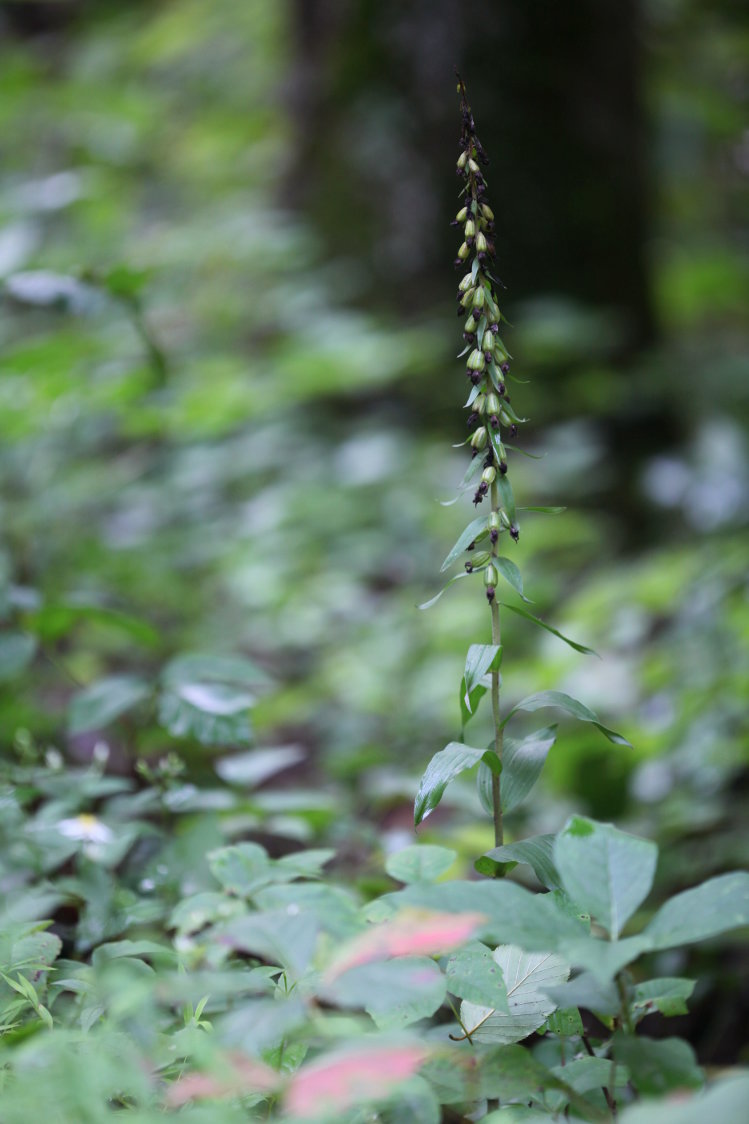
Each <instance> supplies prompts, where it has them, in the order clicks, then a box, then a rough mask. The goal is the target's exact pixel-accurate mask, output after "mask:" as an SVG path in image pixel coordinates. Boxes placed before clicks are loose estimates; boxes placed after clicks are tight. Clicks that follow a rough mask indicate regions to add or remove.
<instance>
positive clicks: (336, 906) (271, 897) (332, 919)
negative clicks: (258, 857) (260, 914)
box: [253, 863, 362, 947]
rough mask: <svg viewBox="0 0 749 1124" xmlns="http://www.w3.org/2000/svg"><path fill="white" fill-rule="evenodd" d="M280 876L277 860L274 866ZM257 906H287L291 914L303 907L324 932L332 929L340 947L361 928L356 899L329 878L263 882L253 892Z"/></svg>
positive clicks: (282, 907) (276, 874)
mask: <svg viewBox="0 0 749 1124" xmlns="http://www.w3.org/2000/svg"><path fill="white" fill-rule="evenodd" d="M273 874H274V877H276V878H277V877H278V863H276V864H275V865H274V868H273ZM253 901H254V902H255V904H256V905H257V907H258V909H262V910H267V909H271V910H284V909H285V910H287V911H288V912H289V915H290V916H295V915H296V914H297V913H299V912H300V911H302V912H303V913H306V914H310V915H311V916H312V917H314V918H315V920H316V921H317V924H318V926H319V928H320V930H321V932H324V933H329V934H330V936H331V937H333V940H334V942H335V947H337V946H338V945H339V944H340V942H342V941H348V940H350V939H352V938H353V937H354V936H356V934H357V933H359V932H360V931H361V926H362V921H361V917H360V914H359V909H358V907H357V903H356V900H355V899H354V898H353V896H352V895H351V894H348V893H347V892H346V890H344V889H343V887H342V886H331V885H329V884H328V883H326V882H291V883H284V884H283V885H279V884H278V883H277V882H276V883H274V884H273V885H269V886H264V887H263V888H262V890H258V891H256V893H254V894H253Z"/></svg>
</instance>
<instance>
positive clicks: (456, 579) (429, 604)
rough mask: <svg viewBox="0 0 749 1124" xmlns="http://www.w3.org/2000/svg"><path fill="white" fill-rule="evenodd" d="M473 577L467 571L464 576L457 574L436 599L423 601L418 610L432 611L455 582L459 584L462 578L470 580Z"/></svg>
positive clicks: (444, 586) (436, 595) (435, 596)
mask: <svg viewBox="0 0 749 1124" xmlns="http://www.w3.org/2000/svg"><path fill="white" fill-rule="evenodd" d="M471 576H472V575H471V574H469V573H468V572H467V571H465V570H464V571H463V573H462V574H456V575H455V577H454V578H450V581H449V582H446V583H445V585H443V587H442V589H441V590H440V591H439V593H436V594H435V595H434V597H430V598H429V600H428V601H422V603H421V605H419V606H418V608H419V609H431V607H432V605H436V604H437V602H438V601H439V599H440V597H441V596H442V594H443V593H444V592H445V591H446V590H447V589H449V588H450V586H451V585H454V584H455V582H459V581H461V579H462V578H470V577H471Z"/></svg>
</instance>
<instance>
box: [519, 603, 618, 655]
mask: <svg viewBox="0 0 749 1124" xmlns="http://www.w3.org/2000/svg"><path fill="white" fill-rule="evenodd" d="M500 605H503V606H504V608H505V609H509V610H510V612H511V613H517V615H518V616H519V617H524V618H525V619H526V620H527V621H532V622H533V624H537V625H538V627H539V628H543V629H545V631H546V632H550V633H551V635H552V636H556V637H557V638H558V639H559V640H563V641H564V643H565V644H569V646H570V648H574V649H575V651H576V652H582V654H583V655H584V656H597V655H598V652H596V651H595V650H594V649H593V648H588V647H586V646H585V644H578V642H577V640H571V639H570V638H569V636H565V635H564V633H562V632H560V631H559V629H558V628H552V626H551V625H550V624H547V623H546V621H542V620H541V618H540V617H536V616H534V615H533V613H529V612H528V610H527V609H521V607H520V606H519V605H510V604H509V602H507V601H500Z"/></svg>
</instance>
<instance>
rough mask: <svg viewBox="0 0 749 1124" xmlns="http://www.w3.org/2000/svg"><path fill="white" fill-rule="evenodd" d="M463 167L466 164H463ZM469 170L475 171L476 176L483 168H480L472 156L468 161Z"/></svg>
mask: <svg viewBox="0 0 749 1124" xmlns="http://www.w3.org/2000/svg"><path fill="white" fill-rule="evenodd" d="M463 167H465V165H463ZM468 170H469V172H473V174H474V176H477V175H478V174H479V173H480V171H481V168H479V166H478V164H477V163H476V161H475V160H474V159H473V157H471V158H470V159H469V161H468Z"/></svg>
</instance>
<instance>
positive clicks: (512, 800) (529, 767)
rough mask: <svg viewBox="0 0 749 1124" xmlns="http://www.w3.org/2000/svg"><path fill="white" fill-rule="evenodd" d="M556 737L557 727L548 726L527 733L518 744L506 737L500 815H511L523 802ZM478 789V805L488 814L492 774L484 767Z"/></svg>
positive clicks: (490, 802) (481, 768) (490, 806)
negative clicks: (479, 802) (479, 800)
mask: <svg viewBox="0 0 749 1124" xmlns="http://www.w3.org/2000/svg"><path fill="white" fill-rule="evenodd" d="M556 736H557V728H556V726H547V727H546V728H545V729H543V730H536V732H535V733H534V734H529V735H528V737H526V738H523V739H522V740H521V741H518V740H516V739H515V738H510V737H505V739H504V753H503V755H502V782H501V789H500V795H501V800H502V811H503V812H511V811H512V810H513V808H517V806H518V804H521V803H522V802H523V800H525V798H526V796H527V795H528V793H529V792H530V791H531V789H532V788H533V786H534V784H535V783H536V781H537V780H538V778H539V777H540V775H541V770H542V769H543V767H544V762H545V761H546V758H547V756H548V754H549V750H550V749H551V747H552V746H553V744H554V741H555V739H556ZM478 788H479V797H480V799H481V803H482V805H483V807H484V809H485V810H486V811H487V812H488V813H489V814H491V812H492V793H491V773H490V771H489V769H488V767H486V766H484V765H481V766H480V767H479V774H478Z"/></svg>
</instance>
